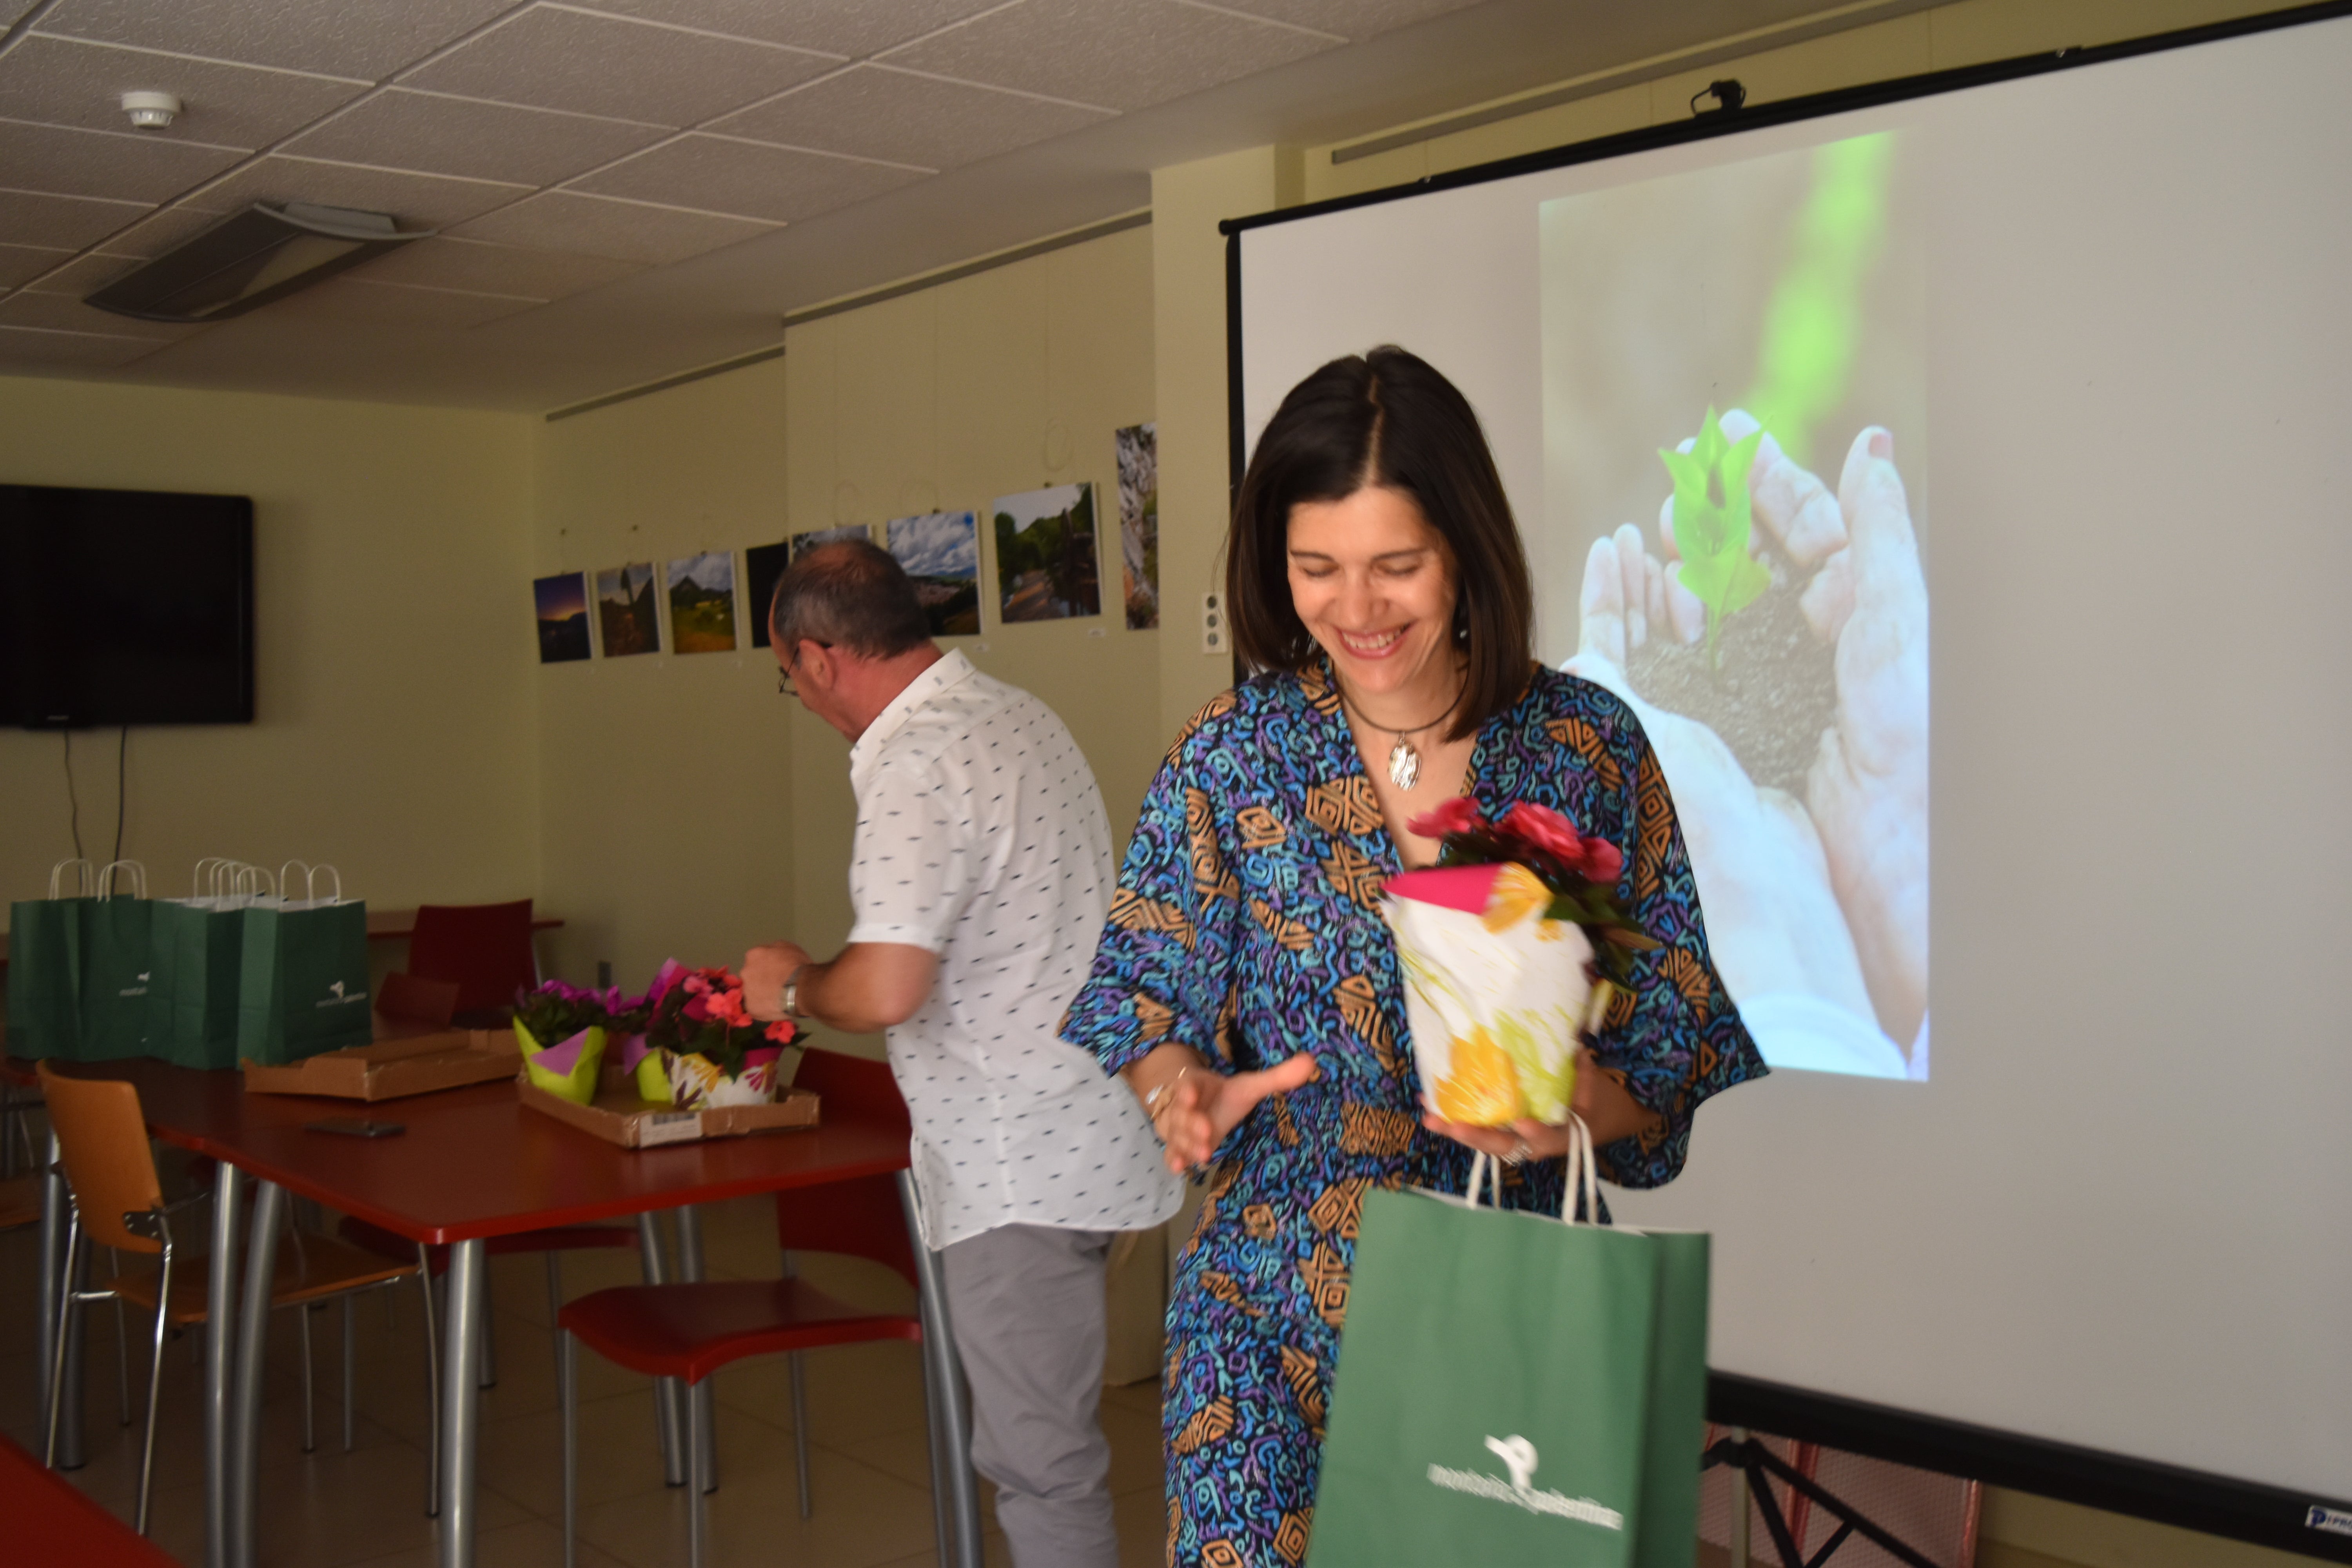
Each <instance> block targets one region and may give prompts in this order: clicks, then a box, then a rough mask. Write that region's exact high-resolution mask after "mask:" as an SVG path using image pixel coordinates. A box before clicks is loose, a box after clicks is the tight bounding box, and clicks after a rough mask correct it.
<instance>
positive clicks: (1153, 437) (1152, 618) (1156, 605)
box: [1114, 425, 1160, 632]
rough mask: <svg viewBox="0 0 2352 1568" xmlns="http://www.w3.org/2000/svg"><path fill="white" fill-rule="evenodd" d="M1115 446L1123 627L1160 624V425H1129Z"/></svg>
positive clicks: (1135, 628)
mask: <svg viewBox="0 0 2352 1568" xmlns="http://www.w3.org/2000/svg"><path fill="white" fill-rule="evenodd" d="M1114 439H1115V441H1116V443H1117V445H1118V568H1119V582H1120V586H1121V587H1122V588H1123V589H1124V590H1125V592H1126V595H1127V628H1128V630H1129V631H1136V632H1139V631H1145V630H1148V629H1150V627H1152V626H1158V625H1159V624H1160V426H1157V425H1129V426H1127V427H1126V428H1124V429H1121V430H1119V431H1117V432H1115V434H1114Z"/></svg>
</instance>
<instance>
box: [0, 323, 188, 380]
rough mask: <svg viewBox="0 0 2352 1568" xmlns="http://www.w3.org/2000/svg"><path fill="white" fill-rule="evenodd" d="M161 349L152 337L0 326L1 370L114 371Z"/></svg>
mask: <svg viewBox="0 0 2352 1568" xmlns="http://www.w3.org/2000/svg"><path fill="white" fill-rule="evenodd" d="M162 347H163V343H161V342H158V341H157V340H155V339H153V338H128V337H119V336H116V335H114V334H111V333H109V334H105V335H100V334H99V333H96V332H52V331H42V330H40V329H38V328H35V327H0V371H14V370H113V369H115V368H116V367H118V366H120V365H126V364H129V363H131V361H132V360H135V359H143V358H145V357H146V356H147V355H149V354H152V353H154V352H155V351H156V350H158V349H160V348H162Z"/></svg>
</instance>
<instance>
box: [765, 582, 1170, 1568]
mask: <svg viewBox="0 0 2352 1568" xmlns="http://www.w3.org/2000/svg"><path fill="white" fill-rule="evenodd" d="M769 626H770V635H771V637H772V639H773V642H774V646H775V651H776V663H777V667H778V668H779V669H780V670H781V671H782V682H781V685H782V689H784V690H786V691H790V692H793V693H794V694H795V695H797V696H798V697H799V698H800V700H801V702H802V704H803V706H804V707H806V708H807V709H808V710H809V711H811V712H812V713H814V714H815V715H817V717H819V718H821V719H823V720H824V721H825V722H827V723H829V724H831V725H832V726H833V727H834V728H835V729H836V730H838V731H841V732H842V734H844V735H845V736H847V737H848V738H849V740H850V741H851V742H852V746H851V750H850V753H849V778H850V784H851V785H852V787H854V788H855V789H856V793H857V838H856V849H855V853H854V857H853V859H852V862H851V867H850V873H849V885H850V899H851V902H852V903H853V905H854V906H855V908H856V925H855V926H854V927H853V928H852V930H851V931H850V933H849V942H848V945H847V946H846V947H845V948H844V949H843V950H842V952H841V954H840V956H838V957H836V958H835V959H834V960H833V961H832V962H831V963H813V962H811V961H810V959H809V955H808V954H807V953H806V952H803V950H802V949H800V948H798V947H796V946H794V945H793V944H792V943H790V942H777V943H774V944H772V945H770V946H766V947H759V948H754V949H752V950H751V952H748V953H746V954H745V955H744V959H743V994H744V997H745V1001H746V1003H747V1004H748V1005H749V1006H750V1007H751V1012H752V1013H753V1014H754V1015H755V1016H760V1017H763V1018H776V1017H782V1016H786V1015H788V1014H789V1015H791V1016H798V1017H807V1018H816V1019H819V1020H821V1021H822V1022H824V1023H826V1024H830V1025H832V1026H834V1027H835V1028H838V1029H842V1030H844V1031H846V1032H849V1033H853V1034H856V1033H866V1032H868V1031H871V1030H875V1029H887V1030H888V1031H889V1048H890V1067H891V1070H892V1071H893V1073H894V1074H895V1075H896V1077H897V1078H898V1087H899V1089H900V1090H901V1092H903V1093H904V1094H905V1095H906V1097H907V1106H908V1110H909V1111H910V1112H911V1113H912V1115H913V1121H914V1144H913V1149H912V1159H913V1164H914V1175H915V1185H916V1188H917V1191H918V1193H919V1198H920V1202H919V1213H920V1219H921V1223H922V1228H923V1233H924V1237H925V1239H926V1240H927V1241H928V1242H929V1244H930V1246H931V1247H932V1248H933V1249H934V1250H936V1251H938V1252H939V1253H940V1258H941V1260H942V1263H943V1265H944V1273H945V1276H946V1280H947V1291H948V1315H949V1320H950V1324H951V1326H952V1329H953V1332H954V1337H955V1344H956V1350H957V1352H958V1354H959V1355H960V1356H961V1358H962V1361H963V1364H964V1371H965V1373H966V1375H967V1376H968V1377H969V1378H970V1380H971V1391H972V1444H971V1457H972V1465H973V1468H976V1469H978V1470H979V1471H980V1473H981V1474H982V1475H983V1476H986V1477H987V1478H988V1479H990V1480H992V1481H994V1482H995V1483H996V1485H997V1488H998V1491H997V1503H996V1517H997V1521H998V1522H999V1523H1000V1524H1002V1525H1003V1528H1004V1533H1005V1537H1006V1539H1007V1540H1008V1541H1009V1542H1011V1543H1012V1547H1013V1562H1014V1563H1015V1564H1016V1568H1113V1564H1115V1563H1116V1562H1117V1560H1118V1536H1117V1534H1116V1532H1115V1531H1114V1529H1113V1527H1112V1523H1111V1504H1110V1494H1109V1490H1108V1487H1107V1485H1106V1480H1107V1478H1108V1474H1109V1469H1110V1448H1109V1445H1108V1444H1107V1443H1106V1442H1105V1441H1104V1440H1103V1436H1102V1427H1101V1425H1100V1423H1099V1422H1098V1420H1097V1405H1098V1403H1099V1400H1100V1395H1101V1384H1102V1364H1103V1343H1104V1312H1103V1268H1104V1259H1105V1258H1106V1256H1107V1254H1108V1249H1109V1246H1110V1242H1111V1240H1112V1237H1113V1235H1114V1234H1115V1233H1116V1232H1118V1231H1121V1230H1133V1229H1140V1228H1142V1227H1145V1226H1152V1225H1156V1224H1158V1223H1159V1222H1160V1221H1161V1220H1164V1219H1166V1218H1167V1217H1168V1216H1169V1215H1171V1214H1172V1213H1174V1212H1175V1209H1176V1205H1177V1202H1178V1199H1179V1197H1180V1195H1181V1189H1180V1187H1179V1185H1178V1184H1177V1183H1176V1182H1175V1180H1174V1179H1173V1178H1172V1177H1171V1176H1170V1175H1169V1174H1168V1173H1167V1170H1166V1167H1165V1166H1164V1165H1163V1164H1162V1163H1161V1160H1160V1147H1159V1141H1158V1140H1157V1139H1156V1138H1155V1137H1154V1136H1153V1135H1152V1132H1151V1130H1150V1125H1149V1123H1148V1122H1147V1121H1145V1119H1144V1116H1143V1112H1142V1110H1141V1108H1140V1107H1139V1106H1138V1105H1137V1103H1136V1100H1135V1097H1134V1096H1133V1095H1132V1094H1130V1093H1129V1092H1128V1091H1127V1089H1125V1087H1124V1086H1123V1085H1121V1084H1120V1083H1119V1082H1118V1080H1117V1079H1110V1078H1106V1077H1105V1076H1104V1075H1103V1072H1102V1070H1101V1068H1099V1067H1098V1066H1097V1064H1096V1062H1095V1060H1094V1058H1091V1057H1089V1056H1088V1055H1087V1053H1085V1052H1084V1051H1081V1050H1079V1049H1077V1048H1076V1047H1073V1046H1069V1045H1066V1044H1065V1043H1064V1042H1063V1041H1061V1040H1060V1039H1059V1038H1058V1037H1056V1030H1057V1027H1058V1025H1059V1022H1060V1019H1061V1016H1062V1014H1063V1011H1064V1010H1065V1009H1066V1007H1067V1006H1068V1005H1069V1002H1070V998H1071V997H1072V996H1074V995H1076V993H1077V989H1078V985H1079V984H1080V983H1081V982H1082V981H1084V980H1085V978H1086V975H1087V966H1088V965H1089V963H1091V962H1092V960H1093V958H1094V951H1095V942H1096V940H1097V937H1098V936H1099V935H1100V934H1101V931H1102V927H1103V921H1104V919H1105V916H1106V914H1107V912H1108V905H1109V898H1110V891H1111V888H1112V886H1113V876H1112V868H1111V860H1110V827H1109V823H1108V819H1107V818H1106V817H1105V816H1104V814H1103V805H1102V795H1101V792H1100V791H1098V790H1097V788H1096V787H1095V780H1094V774H1093V773H1092V772H1091V771H1090V770H1089V769H1088V768H1087V762H1086V758H1085V757H1084V756H1083V755H1082V754H1081V753H1080V752H1079V751H1078V748H1077V744H1076V742H1074V741H1073V740H1071V738H1070V732H1069V731H1068V730H1067V729H1066V728H1065V727H1064V726H1063V724H1062V721H1060V720H1059V719H1058V718H1056V717H1055V715H1054V713H1053V711H1052V710H1050V709H1048V708H1047V707H1046V706H1045V704H1044V703H1042V702H1040V701H1038V700H1036V699H1035V698H1034V697H1032V696H1030V695H1029V694H1028V693H1027V692H1025V691H1022V690H1020V689H1017V688H1015V687H1011V686H1007V685H1005V684H1004V683H1003V682H1002V681H1000V680H995V679H991V678H990V677H988V676H985V675H982V673H980V671H978V670H977V669H974V668H972V666H971V662H970V661H969V660H967V659H966V658H964V657H963V655H962V654H961V653H950V654H942V653H941V652H940V649H939V647H938V646H937V645H936V644H934V643H933V642H932V641H931V639H930V637H929V628H928V626H927V625H926V623H925V620H924V616H923V611H922V606H921V604H920V603H919V601H918V599H917V598H916V596H915V590H914V585H913V584H912V583H910V582H909V581H908V578H907V574H906V573H905V572H904V571H902V570H901V569H900V567H899V565H898V563H897V562H896V561H895V560H893V559H892V558H891V557H890V556H889V555H888V554H887V552H884V551H882V550H879V549H877V548H876V547H875V546H874V545H873V544H871V543H866V542H846V543H840V544H828V545H824V546H821V547H819V548H818V549H816V550H814V551H811V552H809V553H808V554H807V555H804V556H803V557H802V558H801V559H800V560H798V561H795V562H794V563H793V565H792V567H791V569H790V570H789V571H787V572H786V573H785V574H784V576H783V578H782V581H781V582H779V583H778V584H777V585H776V597H775V601H774V605H773V606H772V609H771V611H770V614H769Z"/></svg>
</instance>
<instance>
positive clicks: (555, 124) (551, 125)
mask: <svg viewBox="0 0 2352 1568" xmlns="http://www.w3.org/2000/svg"><path fill="white" fill-rule="evenodd" d="M668 134H669V132H667V130H665V129H663V128H662V127H659V126H654V125H636V124H632V123H629V122H628V121H619V120H600V119H596V118H593V117H592V116H589V115H584V114H558V113H555V112H553V111H552V110H544V109H522V108H518V107H516V106H515V105H512V104H506V103H483V102H480V101H478V100H474V99H467V98H445V97H441V96H438V95H436V94H432V93H423V92H403V91H401V90H399V89H393V90H391V91H388V92H383V93H379V94H378V95H376V96H375V97H373V98H371V99H369V100H367V101H366V102H364V103H360V104H354V105H353V106H352V108H350V109H348V110H344V111H343V112H342V113H341V114H338V115H337V116H335V118H334V119H332V120H331V121H328V122H327V123H326V124H324V125H321V126H320V127H319V128H318V129H317V130H315V131H309V132H304V133H303V134H301V135H299V136H298V137H296V138H295V139H294V140H293V141H291V142H288V143H287V144H286V149H285V150H286V151H287V152H289V153H295V154H297V155H299V156H301V157H306V158H333V159H339V160H341V161H342V162H344V163H373V164H376V165H378V166H380V167H383V168H387V169H421V170H424V171H425V173H427V174H464V175H468V176H470V177H472V178H474V179H478V180H507V181H511V182H513V183H514V184H524V185H531V186H534V187H535V186H540V185H552V184H557V183H558V182H560V181H562V180H568V179H570V178H571V177H572V175H574V174H582V173H584V172H586V171H587V170H590V169H593V168H595V167H597V166H598V165H599V164H603V163H611V162H612V161H613V160H614V159H615V158H618V157H622V156H624V155H625V154H627V153H634V152H635V151H636V150H637V149H638V148H640V147H643V146H646V145H647V144H648V143H650V142H657V141H659V140H661V138H663V137H664V136H667V135H668Z"/></svg>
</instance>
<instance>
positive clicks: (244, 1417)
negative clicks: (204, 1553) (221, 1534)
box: [215, 1182, 307, 1568]
mask: <svg viewBox="0 0 2352 1568" xmlns="http://www.w3.org/2000/svg"><path fill="white" fill-rule="evenodd" d="M285 1217H286V1189H285V1188H283V1187H281V1186H279V1185H278V1184H277V1183H275V1182H257V1183H255V1184H254V1189H253V1234H252V1235H251V1236H250V1237H247V1240H246V1244H245V1286H244V1293H243V1295H242V1296H241V1297H240V1298H239V1300H238V1310H237V1314H236V1394H235V1396H234V1398H233V1400H232V1402H231V1407H230V1411H229V1416H230V1421H229V1489H228V1541H229V1558H228V1560H229V1563H230V1565H231V1568H253V1560H254V1546H255V1541H256V1537H257V1534H258V1533H259V1532H258V1531H257V1529H256V1528H255V1521H256V1519H257V1517H258V1515H259V1512H260V1508H261V1488H260V1478H259V1473H258V1468H257V1465H256V1463H255V1461H256V1460H257V1458H258V1457H259V1455H260V1452H261V1374H262V1365H263V1363H264V1361H265V1360H266V1359H267V1357H268V1349H269V1296H270V1290H269V1287H270V1282H271V1280H272V1279H273V1278H274V1276H275V1275H276V1274H277V1272H278V1229H279V1226H281V1225H282V1224H283V1223H284V1220H285ZM215 1271H216V1272H217V1271H218V1270H217V1269H216V1270H215ZM306 1310H307V1309H306ZM224 1337H226V1336H224Z"/></svg>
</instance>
